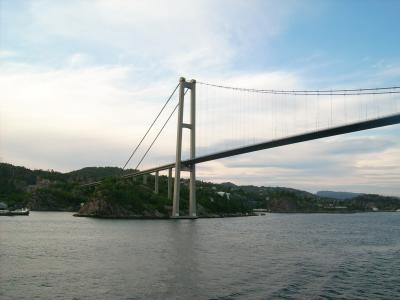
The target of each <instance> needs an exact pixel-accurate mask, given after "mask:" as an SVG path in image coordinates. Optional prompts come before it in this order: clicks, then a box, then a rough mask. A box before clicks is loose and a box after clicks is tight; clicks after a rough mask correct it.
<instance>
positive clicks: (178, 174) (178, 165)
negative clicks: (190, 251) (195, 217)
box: [172, 77, 185, 217]
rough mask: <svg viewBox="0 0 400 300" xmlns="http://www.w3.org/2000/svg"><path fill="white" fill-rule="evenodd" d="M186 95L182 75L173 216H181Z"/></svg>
mask: <svg viewBox="0 0 400 300" xmlns="http://www.w3.org/2000/svg"><path fill="white" fill-rule="evenodd" d="M184 97H185V78H183V77H181V79H180V81H179V107H178V126H177V134H176V163H175V182H174V199H173V202H172V217H178V216H179V200H180V188H181V186H180V185H181V156H182V123H183V103H184Z"/></svg>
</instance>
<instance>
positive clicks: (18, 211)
mask: <svg viewBox="0 0 400 300" xmlns="http://www.w3.org/2000/svg"><path fill="white" fill-rule="evenodd" d="M0 216H29V209H25V208H24V209H16V210H7V209H2V210H0Z"/></svg>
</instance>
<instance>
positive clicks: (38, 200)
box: [0, 163, 400, 217]
mask: <svg viewBox="0 0 400 300" xmlns="http://www.w3.org/2000/svg"><path fill="white" fill-rule="evenodd" d="M131 172H134V170H124V171H123V170H122V169H121V168H117V167H89V168H83V169H80V170H76V171H72V172H69V173H60V172H56V171H53V170H30V169H27V168H24V167H18V166H13V165H11V164H6V163H0V202H4V203H6V204H7V205H8V206H9V207H11V208H19V207H28V208H30V209H32V210H64V211H78V210H80V208H81V205H82V203H83V204H84V206H83V207H82V208H81V210H80V211H81V213H82V215H90V216H93V215H96V216H109V217H121V216H132V215H135V216H163V217H168V214H170V209H171V204H172V203H171V200H168V199H167V189H168V187H167V182H168V180H167V177H166V176H160V178H159V179H160V182H159V190H160V193H159V194H158V195H156V194H154V176H153V175H149V178H148V181H147V184H144V183H143V181H142V180H136V181H135V180H121V179H120V178H119V177H120V175H122V174H124V173H131ZM104 178H106V179H105V180H103V182H102V183H101V184H100V185H98V186H97V187H96V188H95V189H82V188H81V187H80V185H81V184H82V183H86V182H91V181H98V180H100V179H104ZM188 186H189V182H188V180H186V179H182V186H181V199H182V201H181V203H180V208H181V213H182V214H187V210H188V195H189V190H188ZM196 186H197V189H196V194H197V203H198V213H199V215H202V216H227V215H235V214H239V215H240V214H247V213H250V212H251V211H252V210H253V209H260V208H261V209H265V210H267V211H271V212H303V213H306V212H356V211H377V210H387V211H395V210H397V209H400V199H399V198H397V197H384V196H380V195H372V194H357V193H347V192H331V191H321V192H318V193H317V195H315V194H312V193H309V192H306V191H301V190H296V189H292V188H287V187H265V186H255V185H236V184H233V183H230V182H224V183H221V184H216V183H212V182H205V181H197V183H196Z"/></svg>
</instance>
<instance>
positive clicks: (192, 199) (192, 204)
mask: <svg viewBox="0 0 400 300" xmlns="http://www.w3.org/2000/svg"><path fill="white" fill-rule="evenodd" d="M190 83H191V86H192V88H191V90H190V125H191V128H190V159H195V158H196V80H191V81H190ZM189 193H190V195H189V216H190V217H196V216H197V209H196V208H197V203H196V165H195V164H193V165H192V166H191V167H190V183H189Z"/></svg>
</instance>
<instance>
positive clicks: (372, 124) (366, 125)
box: [82, 114, 400, 187]
mask: <svg viewBox="0 0 400 300" xmlns="http://www.w3.org/2000/svg"><path fill="white" fill-rule="evenodd" d="M395 124H400V114H393V115H389V116H386V117H381V118H376V119H371V120H367V121H361V122H356V123H351V124H347V125H342V126H337V127H331V128H327V129H322V130H317V131H312V132H307V133H302V134H299V135H293V136H288V137H284V138H279V139H275V140H270V141H267V142H263V143H258V144H254V145H250V146H245V147H240V148H235V149H231V150H226V151H221V152H217V153H213V154H207V155H204V156H199V157H196V158H195V159H189V160H184V161H182V166H183V170H184V169H185V167H190V166H191V165H194V164H199V163H203V162H207V161H211V160H216V159H220V158H226V157H230V156H235V155H240V154H245V153H250V152H254V151H259V150H265V149H270V148H276V147H280V146H285V145H290V144H296V143H301V142H306V141H311V140H316V139H321V138H326V137H330V136H335V135H341V134H346V133H351V132H357V131H362V130H368V129H373V128H379V127H383V126H389V125H395ZM174 167H175V163H170V164H167V165H162V166H159V167H155V168H151V169H147V170H143V171H139V172H134V173H130V174H125V175H122V176H121V178H122V179H127V178H132V177H137V176H141V175H145V174H150V173H154V172H158V171H163V170H168V169H172V168H174ZM100 183H101V181H96V182H91V183H87V184H83V185H82V187H90V186H95V185H98V184H100Z"/></svg>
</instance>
